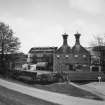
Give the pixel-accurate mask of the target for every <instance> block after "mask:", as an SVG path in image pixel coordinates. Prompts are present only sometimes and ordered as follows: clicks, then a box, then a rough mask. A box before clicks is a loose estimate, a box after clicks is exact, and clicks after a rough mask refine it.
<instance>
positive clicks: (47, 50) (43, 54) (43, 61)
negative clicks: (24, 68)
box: [27, 47, 57, 71]
mask: <svg viewBox="0 0 105 105" xmlns="http://www.w3.org/2000/svg"><path fill="white" fill-rule="evenodd" d="M56 49H57V47H33V48H31V49H30V51H29V53H28V59H27V61H28V63H30V64H36V65H37V69H42V70H43V69H44V70H51V71H52V70H53V54H54V53H55V51H56Z"/></svg>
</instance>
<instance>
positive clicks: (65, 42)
mask: <svg viewBox="0 0 105 105" xmlns="http://www.w3.org/2000/svg"><path fill="white" fill-rule="evenodd" d="M62 36H63V45H64V46H65V45H68V44H67V37H68V35H67V34H66V33H64V34H63V35H62Z"/></svg>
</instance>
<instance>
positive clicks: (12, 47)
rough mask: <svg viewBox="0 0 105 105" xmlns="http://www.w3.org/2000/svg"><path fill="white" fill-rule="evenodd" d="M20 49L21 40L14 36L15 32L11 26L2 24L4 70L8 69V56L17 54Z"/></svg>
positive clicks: (0, 45) (0, 39)
mask: <svg viewBox="0 0 105 105" xmlns="http://www.w3.org/2000/svg"><path fill="white" fill-rule="evenodd" d="M19 47H20V42H19V39H18V38H17V37H16V36H14V33H13V30H12V29H11V28H10V27H9V25H7V24H5V23H3V22H0V51H1V52H0V53H1V62H0V64H1V67H2V68H3V69H4V68H5V67H6V66H5V64H6V55H7V54H12V53H14V52H17V51H18V49H19Z"/></svg>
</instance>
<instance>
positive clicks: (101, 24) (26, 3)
mask: <svg viewBox="0 0 105 105" xmlns="http://www.w3.org/2000/svg"><path fill="white" fill-rule="evenodd" d="M0 22H4V23H6V24H9V26H10V28H12V29H13V31H14V35H15V36H17V37H18V38H19V39H20V42H21V48H20V51H22V52H24V53H28V51H29V50H30V49H31V48H32V47H44V46H46V47H48V46H50V47H52V46H57V47H59V46H61V45H62V34H63V33H65V32H66V33H67V34H68V35H69V37H68V43H69V45H70V46H71V47H72V46H73V45H74V44H75V37H74V34H75V33H76V32H79V33H81V39H80V41H81V45H83V46H84V47H85V46H86V47H87V46H89V45H90V43H91V42H92V41H94V36H97V35H98V36H102V37H103V36H104V35H105V0H0Z"/></svg>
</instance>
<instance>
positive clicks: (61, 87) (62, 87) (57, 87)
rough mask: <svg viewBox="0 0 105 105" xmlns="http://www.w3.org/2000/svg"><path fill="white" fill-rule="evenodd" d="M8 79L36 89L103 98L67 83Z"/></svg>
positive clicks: (97, 98)
mask: <svg viewBox="0 0 105 105" xmlns="http://www.w3.org/2000/svg"><path fill="white" fill-rule="evenodd" d="M10 81H13V82H15V83H19V84H22V85H26V86H31V87H35V88H38V89H44V90H47V91H52V92H57V93H63V94H67V95H70V96H74V97H81V98H88V99H94V100H100V101H102V100H103V99H102V98H101V97H99V96H97V95H95V94H92V93H91V92H88V91H85V90H82V89H79V88H77V87H74V86H72V85H70V84H67V83H53V84H46V85H45V84H39V83H32V84H31V83H30V82H29V81H28V82H27V81H17V80H12V79H10ZM29 83H30V84H29Z"/></svg>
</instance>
